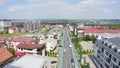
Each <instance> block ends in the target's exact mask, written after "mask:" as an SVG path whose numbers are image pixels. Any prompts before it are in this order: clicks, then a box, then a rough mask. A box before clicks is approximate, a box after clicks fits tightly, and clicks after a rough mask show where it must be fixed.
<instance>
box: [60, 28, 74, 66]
mask: <svg viewBox="0 0 120 68" xmlns="http://www.w3.org/2000/svg"><path fill="white" fill-rule="evenodd" d="M68 33H69V32H67V28H65V29H64V46H63V62H62V68H75V64H74V59H73V55H72V49H71V45H70V42H69V36H68Z"/></svg>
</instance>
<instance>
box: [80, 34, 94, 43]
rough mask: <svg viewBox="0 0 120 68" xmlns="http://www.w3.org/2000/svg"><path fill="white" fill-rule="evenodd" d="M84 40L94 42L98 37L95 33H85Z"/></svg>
mask: <svg viewBox="0 0 120 68" xmlns="http://www.w3.org/2000/svg"><path fill="white" fill-rule="evenodd" d="M82 40H83V41H92V42H93V43H95V41H96V38H95V36H94V35H91V36H90V35H85V36H84V37H83V38H82Z"/></svg>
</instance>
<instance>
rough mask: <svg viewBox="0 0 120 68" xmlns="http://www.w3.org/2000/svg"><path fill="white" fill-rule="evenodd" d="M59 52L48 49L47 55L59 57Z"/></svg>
mask: <svg viewBox="0 0 120 68" xmlns="http://www.w3.org/2000/svg"><path fill="white" fill-rule="evenodd" d="M57 55H58V53H56V52H54V51H50V52H48V51H46V56H50V57H57Z"/></svg>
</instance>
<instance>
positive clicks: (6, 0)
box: [0, 0, 12, 5]
mask: <svg viewBox="0 0 120 68" xmlns="http://www.w3.org/2000/svg"><path fill="white" fill-rule="evenodd" d="M9 1H12V0H0V5H3V4H5V3H7V2H9Z"/></svg>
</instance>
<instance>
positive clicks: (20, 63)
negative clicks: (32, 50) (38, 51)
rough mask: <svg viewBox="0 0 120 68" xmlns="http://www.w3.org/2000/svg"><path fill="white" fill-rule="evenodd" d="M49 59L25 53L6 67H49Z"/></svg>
mask: <svg viewBox="0 0 120 68" xmlns="http://www.w3.org/2000/svg"><path fill="white" fill-rule="evenodd" d="M46 62H47V60H46V58H44V57H41V56H38V55H24V56H23V57H21V58H19V59H17V60H15V61H14V62H12V63H10V64H8V65H6V66H5V67H4V68H47V64H46Z"/></svg>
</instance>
